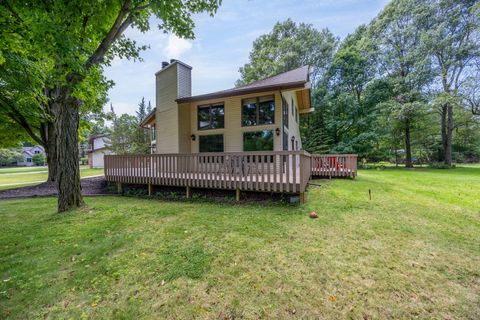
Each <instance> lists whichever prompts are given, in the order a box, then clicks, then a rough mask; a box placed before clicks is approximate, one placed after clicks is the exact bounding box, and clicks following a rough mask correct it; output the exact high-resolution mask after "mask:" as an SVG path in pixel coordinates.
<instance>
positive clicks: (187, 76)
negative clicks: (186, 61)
mask: <svg viewBox="0 0 480 320" xmlns="http://www.w3.org/2000/svg"><path fill="white" fill-rule="evenodd" d="M177 68H178V95H177V97H178V98H184V97H190V96H191V95H192V72H191V70H190V69H189V68H188V67H186V66H184V65H183V64H177Z"/></svg>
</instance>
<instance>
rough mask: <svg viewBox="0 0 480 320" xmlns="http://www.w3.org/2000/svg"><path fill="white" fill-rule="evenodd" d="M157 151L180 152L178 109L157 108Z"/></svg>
mask: <svg viewBox="0 0 480 320" xmlns="http://www.w3.org/2000/svg"><path fill="white" fill-rule="evenodd" d="M156 117H157V152H156V153H178V133H179V130H178V121H176V120H177V119H178V109H177V108H174V109H170V110H166V111H158V110H157V115H156Z"/></svg>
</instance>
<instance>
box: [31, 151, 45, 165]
mask: <svg viewBox="0 0 480 320" xmlns="http://www.w3.org/2000/svg"><path fill="white" fill-rule="evenodd" d="M46 161H47V159H46V158H45V155H44V154H43V153H37V154H34V155H33V156H32V162H33V163H34V164H35V165H36V166H44V165H45V163H46Z"/></svg>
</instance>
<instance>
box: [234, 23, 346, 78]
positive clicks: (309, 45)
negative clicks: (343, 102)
mask: <svg viewBox="0 0 480 320" xmlns="http://www.w3.org/2000/svg"><path fill="white" fill-rule="evenodd" d="M337 42H338V40H337V39H336V38H335V37H334V36H333V34H332V33H331V32H330V31H329V30H328V29H324V30H322V31H318V30H316V29H315V28H313V26H312V25H310V24H305V23H299V24H297V23H295V22H293V21H292V20H291V19H288V20H286V21H284V22H278V23H276V24H275V26H274V27H273V30H272V32H270V33H269V34H266V35H263V36H260V37H259V38H258V39H257V40H255V41H254V43H253V49H252V51H251V52H250V57H249V62H248V63H247V64H245V65H244V66H243V67H241V68H240V70H239V72H240V75H241V77H240V79H239V80H238V81H237V83H236V84H237V86H240V85H245V84H247V83H250V82H253V81H256V80H260V79H263V78H266V77H270V76H273V75H276V74H279V73H282V72H285V71H289V70H292V69H295V68H298V67H301V66H304V65H310V66H312V68H313V70H312V71H313V72H312V76H311V77H312V82H313V83H314V84H315V83H316V81H317V79H318V78H319V77H320V75H321V74H322V73H323V72H324V69H325V66H327V65H328V64H329V63H330V61H331V59H332V56H333V53H334V51H335V48H336V46H337Z"/></svg>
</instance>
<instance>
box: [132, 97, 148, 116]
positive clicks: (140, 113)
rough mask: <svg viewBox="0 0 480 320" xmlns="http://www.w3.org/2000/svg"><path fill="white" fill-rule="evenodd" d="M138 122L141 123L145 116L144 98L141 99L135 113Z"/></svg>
mask: <svg viewBox="0 0 480 320" xmlns="http://www.w3.org/2000/svg"><path fill="white" fill-rule="evenodd" d="M135 113H136V115H137V119H138V121H142V120H143V119H145V117H146V116H147V114H148V113H147V105H146V104H145V97H142V101H140V103H139V104H138V110H137V111H135Z"/></svg>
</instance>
